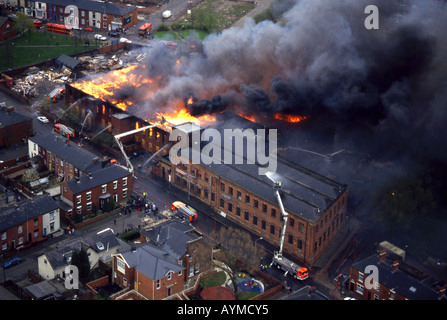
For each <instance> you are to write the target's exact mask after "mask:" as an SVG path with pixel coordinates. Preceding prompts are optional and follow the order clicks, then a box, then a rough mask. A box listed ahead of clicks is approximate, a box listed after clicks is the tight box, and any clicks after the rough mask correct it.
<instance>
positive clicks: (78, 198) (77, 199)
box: [76, 195, 81, 204]
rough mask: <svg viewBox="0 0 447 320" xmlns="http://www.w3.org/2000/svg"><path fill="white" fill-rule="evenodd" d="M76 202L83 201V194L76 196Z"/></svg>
mask: <svg viewBox="0 0 447 320" xmlns="http://www.w3.org/2000/svg"><path fill="white" fill-rule="evenodd" d="M76 203H77V204H80V203H81V196H80V195H79V196H76Z"/></svg>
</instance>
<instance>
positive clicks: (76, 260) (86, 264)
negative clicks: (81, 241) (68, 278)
mask: <svg viewBox="0 0 447 320" xmlns="http://www.w3.org/2000/svg"><path fill="white" fill-rule="evenodd" d="M71 264H72V265H74V266H76V267H77V268H78V270H79V278H80V279H86V278H87V277H88V276H89V275H90V261H89V258H88V254H87V251H86V250H85V249H84V248H81V249H80V250H75V251H73V254H72V256H71Z"/></svg>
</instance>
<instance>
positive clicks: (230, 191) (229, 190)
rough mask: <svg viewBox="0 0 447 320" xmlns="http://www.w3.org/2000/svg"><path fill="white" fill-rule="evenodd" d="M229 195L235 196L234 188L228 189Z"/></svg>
mask: <svg viewBox="0 0 447 320" xmlns="http://www.w3.org/2000/svg"><path fill="white" fill-rule="evenodd" d="M228 193H229V195H230V196H233V188H232V187H228Z"/></svg>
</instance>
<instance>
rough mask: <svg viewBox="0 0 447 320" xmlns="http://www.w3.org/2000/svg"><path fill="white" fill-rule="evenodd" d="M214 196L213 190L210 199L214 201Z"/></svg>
mask: <svg viewBox="0 0 447 320" xmlns="http://www.w3.org/2000/svg"><path fill="white" fill-rule="evenodd" d="M215 197H216V195H215V194H214V192H211V201H213V202H214V201H215Z"/></svg>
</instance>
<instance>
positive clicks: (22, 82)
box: [11, 67, 71, 97]
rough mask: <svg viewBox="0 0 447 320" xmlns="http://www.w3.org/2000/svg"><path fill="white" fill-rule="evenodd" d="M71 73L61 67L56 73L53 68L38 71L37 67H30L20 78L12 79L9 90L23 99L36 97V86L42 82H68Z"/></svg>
mask: <svg viewBox="0 0 447 320" xmlns="http://www.w3.org/2000/svg"><path fill="white" fill-rule="evenodd" d="M70 76H71V71H70V69H68V68H65V67H63V68H62V69H61V70H59V71H56V70H55V69H54V68H49V69H48V70H40V69H39V68H38V67H30V68H29V69H28V70H27V71H26V72H25V73H24V74H23V76H21V77H17V78H15V79H14V86H13V87H12V88H11V90H13V91H15V92H17V93H18V94H20V95H22V96H25V97H36V96H37V95H38V93H37V90H36V85H38V84H39V83H41V82H42V81H50V82H53V83H61V84H62V83H65V82H70V81H71V79H70Z"/></svg>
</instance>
